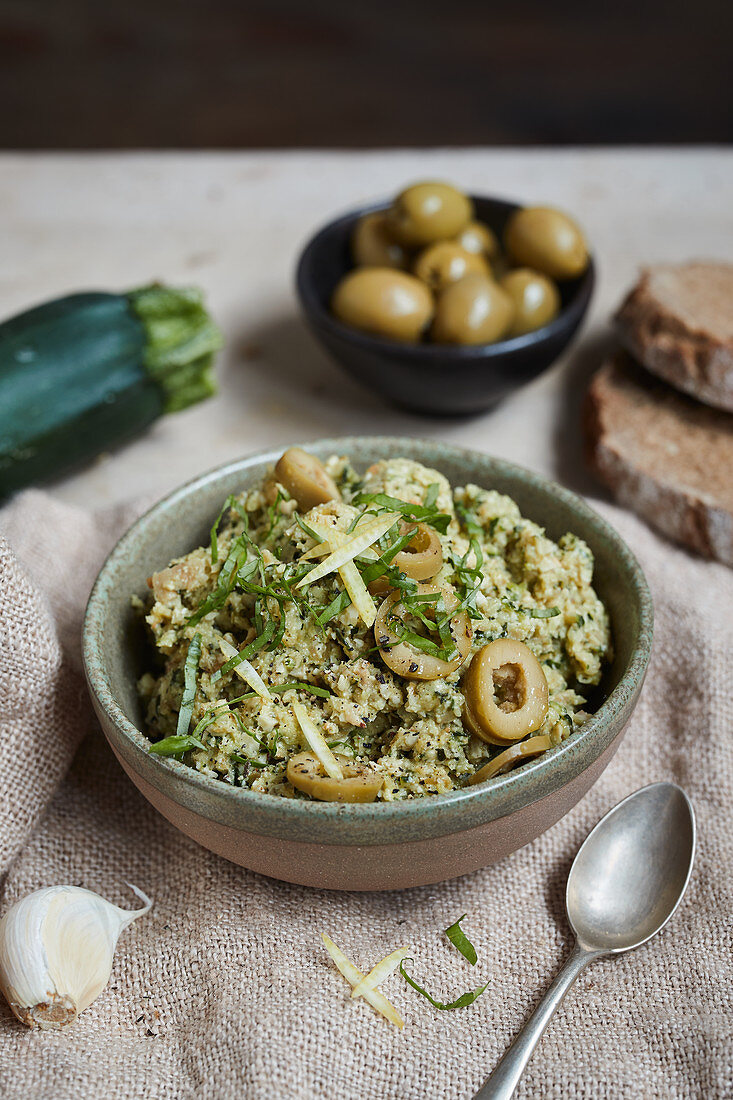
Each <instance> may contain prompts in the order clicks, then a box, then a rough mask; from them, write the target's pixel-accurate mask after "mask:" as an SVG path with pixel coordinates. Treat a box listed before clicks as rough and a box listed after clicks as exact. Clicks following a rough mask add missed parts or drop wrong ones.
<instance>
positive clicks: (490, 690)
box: [461, 638, 549, 745]
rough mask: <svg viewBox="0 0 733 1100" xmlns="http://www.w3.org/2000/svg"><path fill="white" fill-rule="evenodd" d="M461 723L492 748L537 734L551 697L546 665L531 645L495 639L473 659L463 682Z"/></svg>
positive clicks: (512, 640) (505, 639) (511, 639)
mask: <svg viewBox="0 0 733 1100" xmlns="http://www.w3.org/2000/svg"><path fill="white" fill-rule="evenodd" d="M461 690H462V691H463V696H464V699H465V707H464V711H463V722H464V725H465V726H466V727H467V729H469V730H470V732H471V733H474V734H476V736H477V737H480V738H481V740H482V741H487V742H488V743H489V744H490V745H506V744H507V743H510V742H512V741H519V740H520V739H521V738H522V737H526V736H527V734H528V733H534V731H535V730H537V729H539V728H540V726H541V725H542V723H543V722H544V720H545V717H546V715H547V705H548V697H549V693H548V690H547V680H546V679H545V674H544V672H543V671H542V666H541V664H540V663H539V661H538V660H537V658H536V657H535V655H534V653H533V652H532V650H531V649H530V648H529V646H526V645H525V644H524V642H518V641H516V640H515V639H514V638H496V639H495V640H494V641H493V642H489V643H488V644H487V645H485V646H483V647H482V648H481V649H480V650H479V651H478V653H476V654H475V656H474V657H473V660H472V661H471V664H470V665H469V666H468V671H467V672H466V674H465V676H464V677H463V682H462V684H461Z"/></svg>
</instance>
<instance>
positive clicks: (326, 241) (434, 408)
mask: <svg viewBox="0 0 733 1100" xmlns="http://www.w3.org/2000/svg"><path fill="white" fill-rule="evenodd" d="M471 197H472V199H473V202H474V204H475V207H476V217H477V218H478V220H479V221H482V222H486V224H487V225H490V226H491V228H492V229H493V230H494V232H495V233H496V234H497V235H498V236H499V238H500V239H501V237H502V236H503V232H504V226H505V224H506V222H507V220H508V218H509V216H510V214H512V213H513V212H514V211H515V210H517V209H519V207H518V205H517V204H516V203H513V202H505V201H504V200H502V199H492V198H480V197H479V196H477V195H472V196H471ZM387 206H389V203H388V202H378V203H373V204H372V205H371V206H363V207H361V208H360V209H358V210H352V211H351V213H349V214H344V215H343V216H342V217H340V218H337V219H336V221H333V222H330V223H329V224H328V225H326V226H324V228H323V229H321V230H320V231H319V232H318V233H316V235H315V236H314V237H312V238H311V240H310V241H309V242H308V244H307V245H306V246H305V248H304V250H303V252H302V253H301V256H300V259H299V261H298V268H297V273H296V284H297V290H298V296H299V298H300V303H301V305H302V307H303V311H304V313H305V316H306V319H307V321H308V324H309V326H310V328H311V330H312V331H313V333H314V334H315V336H316V338H317V339H318V340H320V342H321V343H322V344H323V346H324V347H325V348H326V349H327V350H328V351H329V352H330V353H331V355H332V356H333V358H334V359H335V360H336V362H337V363H339V365H340V366H342V367H343V368H344V370H346V371H348V373H349V374H351V375H353V377H354V378H356V379H357V381H359V382H361V383H362V385H364V386H368V387H369V389H371V390H375V391H377V392H378V393H381V394H382V395H383V396H384V397H385V398H387V399H389V400H391V401H393V402H395V403H396V404H398V405H402V406H404V407H405V408H408V409H412V410H414V411H415V412H421V413H432V414H437V415H447V416H454V415H460V414H464V413H476V412H481V411H483V410H484V409H487V408H489V407H490V406H491V405H494V404H496V402H497V401H500V400H501V398H502V397H506V395H507V394H508V393H511V391H512V390H515V389H518V387H519V386H523V385H524V383H525V382H529V381H531V380H532V379H533V378H535V377H536V376H537V375H538V374H540V373H541V372H542V371H543V370H547V368H548V367H549V366H551V365H552V363H554V362H555V360H556V359H557V357H558V356H559V355H560V354H561V353H562V352H563V351H564V350H565V348H566V347H567V345H568V344H569V343H570V340H571V339H572V337H573V336H574V334H575V332H576V330H577V328H578V325H579V324H580V322H581V321H582V319H583V316H584V314H585V312H586V310H587V308H588V303H589V302H590V297H591V293H592V291H593V283H594V281H595V271H594V265H593V258H592V257H591V260H590V263H589V264H588V267H587V269H586V271H585V272H584V273H583V275H581V276H580V278H578V279H572V280H568V281H565V282H562V283H559V284H558V285H559V287H560V295H561V298H562V308H561V310H560V313H559V314H558V316H557V317H556V318H555V320H554V321H551V322H550V324H549V325H545V327H544V328H541V329H538V330H537V331H536V332H529V333H527V334H526V335H524V336H515V337H513V338H512V339H511V340H500V341H498V343H495V344H477V345H473V346H470V347H455V346H448V345H445V344H430V343H427V342H425V343H420V344H402V343H399V342H398V341H396V340H387V339H382V338H380V337H378V336H370V335H369V334H368V333H365V332H360V331H359V330H358V329H355V328H350V327H349V326H348V325H344V324H343V323H342V322H341V321H339V320H337V319H336V318H335V317H334V316H333V314H332V313H331V310H330V306H329V303H330V300H331V295H332V294H333V291H334V289H335V287H336V284H337V283H338V281H339V279H341V277H342V276H343V275H345V274H346V273H347V271H350V270H351V269H352V267H353V266H354V265H353V261H352V259H351V254H350V250H349V242H350V239H351V231H352V229H353V227H354V224H355V222H357V221H358V219H359V218H361V217H363V216H364V214H371V213H373V212H374V211H375V210H385V209H386V208H387Z"/></svg>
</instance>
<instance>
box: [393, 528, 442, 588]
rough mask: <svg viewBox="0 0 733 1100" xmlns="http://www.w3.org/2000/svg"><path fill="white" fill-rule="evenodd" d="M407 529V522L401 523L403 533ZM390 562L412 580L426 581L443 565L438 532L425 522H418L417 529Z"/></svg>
mask: <svg viewBox="0 0 733 1100" xmlns="http://www.w3.org/2000/svg"><path fill="white" fill-rule="evenodd" d="M409 529H410V525H409V524H407V523H405V524H403V525H402V530H403V533H404V532H406V531H408V530H409ZM392 564H393V565H396V566H397V568H398V569H401V570H402V572H403V573H405V574H406V575H407V576H408V577H412V579H413V580H414V581H426V580H429V579H430V577H434V576H435V574H436V573H438V572H440V569H441V566H442V565H443V547H442V546H441V545H440V539H439V538H438V532H437V531H436V530H435V529H434V528H432V527H429V526H428V525H427V523H418V525H417V531H416V532H415V534H414V535H413V536H412V538H411V539H410V541H409V542H408V544H407V546H406V547H405V549H404V550H401V551H400V553H399V554H397V555H396V556H395V558H394V561H393V562H392Z"/></svg>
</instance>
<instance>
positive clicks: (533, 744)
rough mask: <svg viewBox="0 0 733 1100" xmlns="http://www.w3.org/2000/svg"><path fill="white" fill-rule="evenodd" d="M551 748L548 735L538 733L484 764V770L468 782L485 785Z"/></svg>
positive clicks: (480, 769) (479, 771) (476, 773)
mask: <svg viewBox="0 0 733 1100" xmlns="http://www.w3.org/2000/svg"><path fill="white" fill-rule="evenodd" d="M551 747H552V742H551V741H550V738H549V737H548V736H547V734H546V733H538V734H537V736H536V737H529V738H527V740H526V741H520V742H519V744H518V745H511V746H510V748H508V749H505V750H504V752H500V753H499V755H498V756H495V757H494V759H493V760H489V762H488V764H484V766H483V768H479V770H478V771H477V772H475V774H474V775H472V776H471V778H470V779H469V781H468V782H469V783H471V784H473V783H484V782H485V781H486V780H487V779H492V778H493V777H494V776H495V775H500V774H501V773H502V772H508V771H509V769H510V768H513V767H514V765H515V764H520V763H521V762H522V761H523V760H529V759H530V758H531V757H532V756H539V755H540V754H541V753H543V752H547V750H548V749H549V748H551Z"/></svg>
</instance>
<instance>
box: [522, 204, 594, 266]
mask: <svg viewBox="0 0 733 1100" xmlns="http://www.w3.org/2000/svg"><path fill="white" fill-rule="evenodd" d="M504 244H505V245H506V248H507V251H508V252H509V253H510V254H511V256H512V257H513V259H514V260H515V261H516V263H518V264H523V265H525V266H526V267H532V268H534V269H535V270H536V271H541V272H542V274H543V275H549V276H550V278H552V279H575V278H577V276H578V275H582V273H583V272H584V271H585V269H586V267H587V266H588V245H587V244H586V241H585V237H584V236H583V233H582V231H581V229H580V228H579V226H577V225H576V223H575V222H574V221H573V220H572V218H569V217H568V215H567V214H563V213H562V211H560V210H553V209H551V208H550V207H546V206H527V207H525V208H524V209H523V210H517V211H516V213H514V214H512V216H511V217H510V219H509V221H508V223H507V227H506V229H505V231H504Z"/></svg>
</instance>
